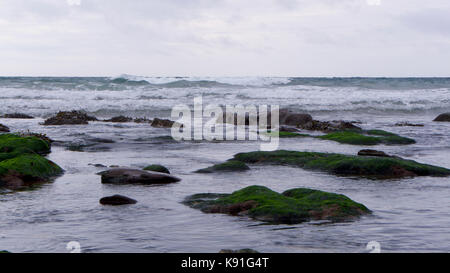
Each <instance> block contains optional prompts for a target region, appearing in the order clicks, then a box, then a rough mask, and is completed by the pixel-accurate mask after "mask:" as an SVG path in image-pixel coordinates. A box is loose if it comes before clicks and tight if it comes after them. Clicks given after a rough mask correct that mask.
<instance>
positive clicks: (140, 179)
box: [99, 168, 181, 184]
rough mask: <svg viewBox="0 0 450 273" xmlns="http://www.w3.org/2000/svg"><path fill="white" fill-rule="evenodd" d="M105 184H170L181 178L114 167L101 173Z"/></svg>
mask: <svg viewBox="0 0 450 273" xmlns="http://www.w3.org/2000/svg"><path fill="white" fill-rule="evenodd" d="M99 174H100V175H101V181H102V183H104V184H168V183H174V182H178V181H180V180H181V179H179V178H177V177H175V176H171V175H168V174H164V173H159V172H151V171H143V170H137V169H128V168H114V169H111V170H107V171H104V172H101V173H99Z"/></svg>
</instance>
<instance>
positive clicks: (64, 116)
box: [43, 111, 97, 125]
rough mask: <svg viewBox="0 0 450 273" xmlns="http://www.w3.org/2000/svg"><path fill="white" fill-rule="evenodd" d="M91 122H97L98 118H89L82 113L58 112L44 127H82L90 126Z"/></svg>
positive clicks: (46, 121)
mask: <svg viewBox="0 0 450 273" xmlns="http://www.w3.org/2000/svg"><path fill="white" fill-rule="evenodd" d="M89 121H97V118H96V117H92V116H88V115H87V114H86V113H84V112H81V111H71V112H65V111H62V112H58V113H57V114H56V116H54V117H51V118H49V119H47V120H45V122H44V123H43V125H80V124H88V123H89Z"/></svg>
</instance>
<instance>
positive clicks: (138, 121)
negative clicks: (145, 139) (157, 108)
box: [134, 118, 152, 123]
mask: <svg viewBox="0 0 450 273" xmlns="http://www.w3.org/2000/svg"><path fill="white" fill-rule="evenodd" d="M134 122H136V123H152V120H151V119H147V118H135V119H134Z"/></svg>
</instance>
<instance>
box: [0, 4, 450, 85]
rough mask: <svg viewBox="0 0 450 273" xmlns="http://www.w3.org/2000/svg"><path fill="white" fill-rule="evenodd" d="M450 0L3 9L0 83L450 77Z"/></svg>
mask: <svg viewBox="0 0 450 273" xmlns="http://www.w3.org/2000/svg"><path fill="white" fill-rule="evenodd" d="M449 49H450V1H448V0H430V1H424V0H420V1H419V0H159V1H156V0H127V1H123V0H0V75H1V76H118V75H121V74H130V75H140V76H298V77H302V76H304V77H352V76H360V77H420V76H425V77H433V76H436V77H444V76H450V50H449Z"/></svg>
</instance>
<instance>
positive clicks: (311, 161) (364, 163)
mask: <svg viewBox="0 0 450 273" xmlns="http://www.w3.org/2000/svg"><path fill="white" fill-rule="evenodd" d="M233 159H234V160H238V161H242V162H245V163H269V164H278V165H290V166H295V167H300V168H305V169H311V170H321V171H325V172H328V173H332V174H337V175H352V176H365V177H374V178H392V177H408V176H449V175H450V170H449V169H445V168H441V167H436V166H432V165H426V164H421V163H418V162H416V161H413V160H405V159H400V158H387V157H370V156H368V157H365V156H352V155H343V154H331V153H330V154H328V153H313V152H297V151H285V150H279V151H273V152H250V153H240V154H236V155H235V156H234V158H233Z"/></svg>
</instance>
